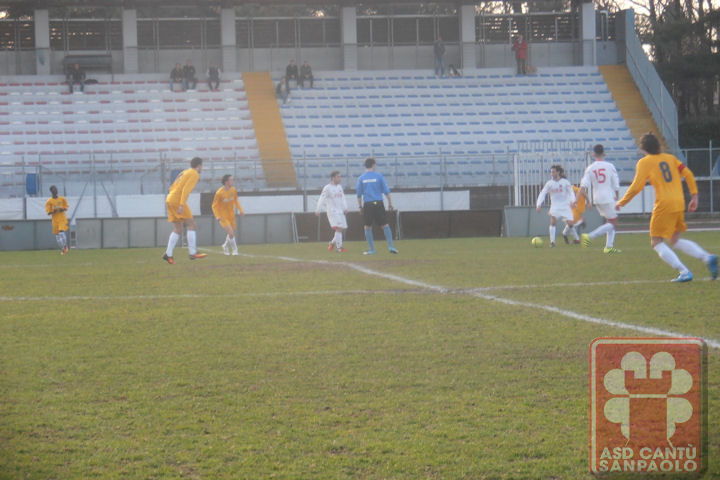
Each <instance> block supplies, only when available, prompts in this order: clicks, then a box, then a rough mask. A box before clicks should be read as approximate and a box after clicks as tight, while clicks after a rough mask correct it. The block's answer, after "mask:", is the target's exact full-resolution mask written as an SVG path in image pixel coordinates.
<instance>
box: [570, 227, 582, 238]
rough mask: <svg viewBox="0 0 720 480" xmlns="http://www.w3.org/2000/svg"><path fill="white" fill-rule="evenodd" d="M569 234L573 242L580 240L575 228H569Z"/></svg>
mask: <svg viewBox="0 0 720 480" xmlns="http://www.w3.org/2000/svg"><path fill="white" fill-rule="evenodd" d="M570 233H572V236H573V238H574V239H575V240H580V237H579V236H578V233H577V229H576V228H575V226H572V227H570Z"/></svg>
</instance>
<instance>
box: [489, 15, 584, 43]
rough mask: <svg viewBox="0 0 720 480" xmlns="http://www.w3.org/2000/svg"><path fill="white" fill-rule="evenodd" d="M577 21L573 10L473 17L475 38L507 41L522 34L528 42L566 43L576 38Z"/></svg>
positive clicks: (495, 41) (498, 41) (497, 41)
mask: <svg viewBox="0 0 720 480" xmlns="http://www.w3.org/2000/svg"><path fill="white" fill-rule="evenodd" d="M579 21H580V20H579V17H578V14H576V13H558V12H535V13H527V14H524V13H523V14H519V13H518V14H504V15H485V14H482V15H478V16H476V17H475V23H476V28H475V31H476V40H477V42H479V43H510V42H512V39H513V37H514V36H516V35H517V34H522V35H523V36H524V37H525V40H527V41H528V42H569V41H573V40H577V39H578V31H579Z"/></svg>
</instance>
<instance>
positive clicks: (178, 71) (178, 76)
mask: <svg viewBox="0 0 720 480" xmlns="http://www.w3.org/2000/svg"><path fill="white" fill-rule="evenodd" d="M175 83H180V84H181V85H182V84H184V83H185V75H183V69H182V67H181V66H180V64H179V63H176V64H175V68H173V69H172V71H171V72H170V91H171V92H174V91H175Z"/></svg>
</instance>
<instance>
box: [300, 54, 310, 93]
mask: <svg viewBox="0 0 720 480" xmlns="http://www.w3.org/2000/svg"><path fill="white" fill-rule="evenodd" d="M305 80H310V88H313V74H312V68H310V65H308V62H307V60H306V61H304V62H303V64H302V66H301V67H300V78H299V80H298V86H300V87H305Z"/></svg>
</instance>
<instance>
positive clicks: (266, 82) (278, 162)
mask: <svg viewBox="0 0 720 480" xmlns="http://www.w3.org/2000/svg"><path fill="white" fill-rule="evenodd" d="M243 83H244V84H245V93H246V96H247V101H248V105H249V107H250V115H251V116H252V120H253V125H254V127H255V137H256V139H257V146H258V150H259V152H260V158H261V159H262V165H263V171H264V172H265V178H266V182H267V185H268V186H270V187H294V186H296V185H297V178H296V176H295V168H294V166H293V162H292V157H291V155H290V147H289V146H288V142H287V136H286V135H285V127H284V126H283V121H282V117H281V116H280V107H279V106H278V102H277V99H276V97H275V88H274V87H273V82H272V78H271V77H270V73H268V72H246V73H243Z"/></svg>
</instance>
